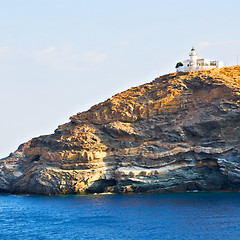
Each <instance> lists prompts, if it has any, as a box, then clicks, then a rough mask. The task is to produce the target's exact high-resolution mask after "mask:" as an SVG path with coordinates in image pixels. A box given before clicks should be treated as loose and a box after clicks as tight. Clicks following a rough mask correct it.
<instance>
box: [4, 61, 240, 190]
mask: <svg viewBox="0 0 240 240" xmlns="http://www.w3.org/2000/svg"><path fill="white" fill-rule="evenodd" d="M0 168H1V170H0V191H1V192H10V193H33V194H82V193H95V192H116V193H130V192H149V193H152V192H183V191H193V190H199V191H212V190H227V191H236V190H240V67H239V66H237V67H228V68H222V69H214V70H210V71H202V72H180V73H173V74H168V75H165V76H161V77H159V78H156V79H155V80H154V81H152V82H150V83H147V84H144V85H141V86H138V87H134V88H131V89H129V90H127V91H125V92H122V93H120V94H117V95H115V96H113V97H111V98H109V99H108V100H107V101H105V102H103V103H100V104H97V105H95V106H93V107H92V108H91V109H90V110H88V111H86V112H82V113H78V114H77V115H74V116H72V117H71V118H70V122H69V123H66V124H64V125H61V126H59V127H58V128H57V129H56V130H55V133H54V134H52V135H47V136H40V137H37V138H33V139H32V140H30V141H29V142H27V143H25V144H23V145H21V146H20V147H19V148H18V150H17V151H16V152H14V153H12V154H10V155H9V157H7V158H5V159H1V160H0Z"/></svg>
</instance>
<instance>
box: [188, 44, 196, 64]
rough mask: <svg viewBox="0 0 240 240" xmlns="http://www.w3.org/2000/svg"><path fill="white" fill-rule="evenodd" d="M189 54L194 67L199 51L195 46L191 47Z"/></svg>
mask: <svg viewBox="0 0 240 240" xmlns="http://www.w3.org/2000/svg"><path fill="white" fill-rule="evenodd" d="M189 56H190V61H191V63H192V66H193V67H195V66H197V53H196V50H195V48H194V47H193V48H192V49H191V52H190V53H189Z"/></svg>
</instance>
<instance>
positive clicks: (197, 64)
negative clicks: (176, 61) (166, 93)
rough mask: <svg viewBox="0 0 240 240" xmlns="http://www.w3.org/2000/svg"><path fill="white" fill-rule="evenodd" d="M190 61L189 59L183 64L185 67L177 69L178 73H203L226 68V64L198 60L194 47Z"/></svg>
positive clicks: (203, 59)
mask: <svg viewBox="0 0 240 240" xmlns="http://www.w3.org/2000/svg"><path fill="white" fill-rule="evenodd" d="M189 56H190V59H187V60H185V61H184V62H183V66H179V67H177V68H176V71H177V72H183V71H202V70H210V69H212V68H221V67H224V63H223V62H221V61H217V60H210V59H206V58H202V59H198V58H197V53H196V50H195V49H194V47H193V48H192V50H191V52H190V53H189Z"/></svg>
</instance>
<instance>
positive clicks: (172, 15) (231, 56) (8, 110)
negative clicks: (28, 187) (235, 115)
mask: <svg viewBox="0 0 240 240" xmlns="http://www.w3.org/2000/svg"><path fill="white" fill-rule="evenodd" d="M239 9H240V1H239V0H229V1H225V0H224V1H223V0H212V1H209V0H207V1H206V0H201V1H189V0H181V1H177V0H168V1H166V0H164V1H162V0H121V1H113V0H101V1H100V0H88V1H86V0H68V1H66V0H64V1H63V0H39V1H32V0H21V1H20V0H11V1H6V0H0V36H1V37H0V110H1V117H0V158H1V157H6V156H7V155H8V154H9V153H11V152H13V151H15V150H16V149H17V147H18V146H19V145H20V144H21V143H23V142H26V141H28V140H30V139H31V138H33V137H37V136H40V135H45V134H52V133H53V132H54V130H55V129H56V128H57V126H58V125H61V124H64V123H66V122H68V121H69V117H70V116H72V115H74V114H76V113H78V112H82V111H86V110H88V109H89V108H90V107H91V106H92V105H94V104H97V103H99V102H102V101H104V100H106V99H108V98H109V97H111V96H113V95H114V94H116V93H118V92H122V91H124V90H126V89H128V88H130V87H133V86H137V85H140V84H143V83H146V82H150V81H152V80H154V79H155V78H156V77H158V76H161V75H164V74H168V73H171V72H174V71H175V68H174V67H175V65H176V63H177V62H178V61H183V60H184V59H187V58H188V54H189V51H190V50H191V48H192V47H193V46H194V47H195V48H196V50H197V52H198V55H199V57H204V58H210V59H216V60H221V61H223V62H225V64H226V65H227V66H231V65H236V64H237V55H239V62H240V31H239V24H240V15H239Z"/></svg>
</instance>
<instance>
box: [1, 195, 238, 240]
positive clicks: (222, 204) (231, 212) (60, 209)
mask: <svg viewBox="0 0 240 240" xmlns="http://www.w3.org/2000/svg"><path fill="white" fill-rule="evenodd" d="M0 239H1V240H4V239H11V240H13V239H17V240H21V239H24V240H28V239H44V240H45V239H67V240H72V239H74V240H75V239H94V240H95V239H99V240H100V239H101V240H107V239H113V240H118V239H127V240H128V239H146V240H152V239H164V240H165V239H170V240H175V239H176V240H185V239H198V240H201V239H204V240H206V239H211V240H215V239H218V240H224V239H227V240H231V239H233V240H238V239H240V193H220V192H210V193H199V192H198V193H178V194H177V193H172V194H134V195H119V194H105V195H104V194H98V195H65V196H31V195H17V196H15V195H6V194H5V195H0Z"/></svg>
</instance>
